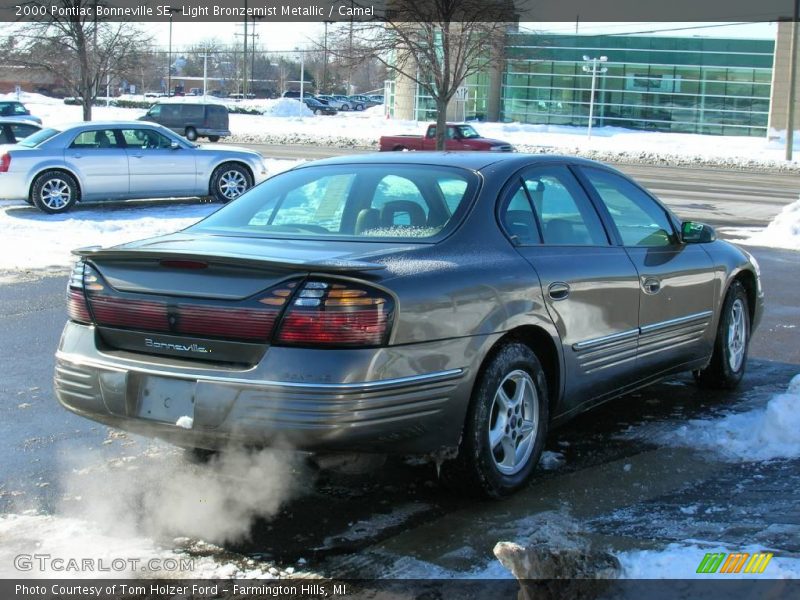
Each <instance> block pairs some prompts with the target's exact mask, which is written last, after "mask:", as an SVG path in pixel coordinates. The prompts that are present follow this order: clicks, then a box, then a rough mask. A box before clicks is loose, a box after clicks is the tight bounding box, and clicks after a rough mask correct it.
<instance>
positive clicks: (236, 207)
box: [189, 165, 480, 242]
mask: <svg viewBox="0 0 800 600" xmlns="http://www.w3.org/2000/svg"><path fill="white" fill-rule="evenodd" d="M479 181H480V180H479V177H478V176H477V175H476V174H475V173H473V172H470V171H467V170H464V169H458V168H450V167H438V166H429V165H335V166H334V165H321V166H318V167H307V168H301V169H296V170H293V171H288V172H286V173H281V174H280V175H277V176H275V177H273V178H271V179H268V180H267V181H265V182H264V183H262V184H261V185H259V186H257V187H255V188H253V189H252V190H250V191H248V192H247V193H245V194H244V195H242V196H241V197H240V198H238V199H237V200H236V201H234V202H232V203H230V204H228V205H227V206H225V207H223V208H222V209H220V210H219V211H217V212H216V213H214V214H213V215H211V216H209V217H208V218H206V219H205V220H203V221H201V222H200V223H198V224H196V225H194V226H193V227H190V228H189V229H190V230H192V231H204V232H209V233H223V234H234V235H236V234H239V235H247V236H258V237H280V238H283V237H285V238H299V239H314V238H335V239H351V240H365V241H366V240H370V239H375V240H378V239H393V240H398V239H399V240H407V241H415V242H417V241H426V240H427V241H435V239H437V238H439V237H440V236H441V235H444V234H445V233H446V231H448V230H449V229H451V228H452V227H454V226H455V225H456V224H457V223H458V222H460V220H461V219H462V217H463V215H464V214H465V213H466V210H467V209H468V206H469V204H470V201H471V199H472V198H473V197H474V195H475V192H476V190H477V188H478V185H479Z"/></svg>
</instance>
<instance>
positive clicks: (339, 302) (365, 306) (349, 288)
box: [276, 280, 394, 347]
mask: <svg viewBox="0 0 800 600" xmlns="http://www.w3.org/2000/svg"><path fill="white" fill-rule="evenodd" d="M393 310H394V302H393V301H392V298H391V296H389V295H388V294H386V293H384V292H382V291H380V290H377V289H375V288H372V287H368V286H365V285H360V284H355V283H349V282H347V283H346V282H332V281H331V282H328V281H313V280H312V281H307V282H306V283H305V285H303V287H302V289H301V290H300V291H299V292H298V294H297V295H296V296H295V297H294V299H293V300H292V301H291V304H290V306H289V307H288V308H287V311H286V314H285V315H284V317H283V319H282V320H281V324H280V329H279V330H278V335H277V336H276V342H277V343H280V344H284V345H298V346H324V347H332V346H348V347H353V346H380V345H383V344H385V343H386V341H387V338H388V335H389V330H390V326H391V320H392V315H393Z"/></svg>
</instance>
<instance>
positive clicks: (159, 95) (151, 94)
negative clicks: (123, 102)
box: [144, 92, 166, 98]
mask: <svg viewBox="0 0 800 600" xmlns="http://www.w3.org/2000/svg"><path fill="white" fill-rule="evenodd" d="M144 97H145V98H164V97H166V94H165V93H164V92H145V93H144Z"/></svg>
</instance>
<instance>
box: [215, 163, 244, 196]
mask: <svg viewBox="0 0 800 600" xmlns="http://www.w3.org/2000/svg"><path fill="white" fill-rule="evenodd" d="M208 187H209V191H210V193H211V195H212V196H213V197H214V200H216V201H217V202H222V203H226V202H230V201H231V200H235V199H236V198H238V197H239V196H241V195H242V194H243V193H244V192H246V191H247V190H249V189H250V188H251V187H253V178H252V177H251V176H250V172H249V171H248V170H247V169H245V168H244V167H243V166H241V165H237V164H235V163H224V164H221V165H220V166H218V167H217V168H216V169H214V172H213V173H212V174H211V180H210V181H209V186H208Z"/></svg>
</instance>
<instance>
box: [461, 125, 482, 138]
mask: <svg viewBox="0 0 800 600" xmlns="http://www.w3.org/2000/svg"><path fill="white" fill-rule="evenodd" d="M458 132H459V133H460V134H461V137H462V138H464V139H468V140H469V139H472V138H479V137H481V134H479V133H478V132H477V131H475V130H474V129H473V128H472V125H459V126H458Z"/></svg>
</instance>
